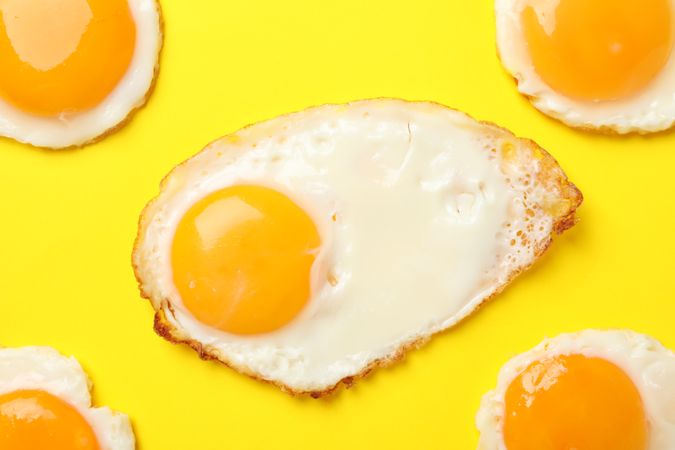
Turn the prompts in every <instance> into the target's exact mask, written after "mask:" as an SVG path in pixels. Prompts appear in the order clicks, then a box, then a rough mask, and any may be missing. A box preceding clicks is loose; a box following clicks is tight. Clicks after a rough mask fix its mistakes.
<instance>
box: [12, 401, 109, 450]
mask: <svg viewBox="0 0 675 450" xmlns="http://www.w3.org/2000/svg"><path fill="white" fill-rule="evenodd" d="M0 448H2V449H8V450H37V449H49V450H100V449H101V447H100V445H99V443H98V440H97V439H96V435H95V434H94V430H93V429H92V428H91V426H90V425H89V423H88V422H87V421H86V420H85V419H84V418H83V417H82V416H81V415H80V413H79V412H78V411H77V410H76V409H75V408H74V407H72V406H70V405H69V404H68V403H66V402H64V401H63V400H61V399H60V398H58V397H55V396H53V395H51V394H49V393H47V392H44V391H34V390H24V391H15V392H11V393H9V394H4V395H0Z"/></svg>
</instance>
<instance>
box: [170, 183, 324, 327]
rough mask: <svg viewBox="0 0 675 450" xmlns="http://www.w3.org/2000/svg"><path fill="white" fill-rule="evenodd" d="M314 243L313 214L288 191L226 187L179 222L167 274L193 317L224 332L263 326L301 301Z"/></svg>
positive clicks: (288, 314) (278, 322) (286, 318)
mask: <svg viewBox="0 0 675 450" xmlns="http://www.w3.org/2000/svg"><path fill="white" fill-rule="evenodd" d="M320 245H321V241H320V238H319V234H318V232H317V229H316V227H315V225H314V222H313V221H312V220H311V219H310V218H309V216H307V214H306V213H305V212H304V211H303V210H302V209H300V207H298V206H297V205H296V204H295V203H293V202H292V201H291V200H290V199H289V198H288V197H286V196H284V195H282V194H281V193H279V192H277V191H274V190H272V189H268V188H264V187H259V186H234V187H229V188H226V189H223V190H221V191H217V192H214V193H212V194H210V195H209V196H207V197H206V198H204V199H202V200H201V201H199V202H197V203H196V204H195V205H194V206H193V207H192V208H191V209H190V210H189V211H188V212H187V213H186V214H185V216H184V217H183V218H182V220H181V221H180V223H179V224H178V228H177V229H176V234H175V237H174V241H173V251H172V265H173V279H174V283H175V286H176V288H177V289H178V292H179V294H180V296H181V298H182V301H183V304H184V305H185V307H186V308H187V309H188V310H189V311H190V312H191V313H192V314H193V315H194V316H195V317H196V318H197V319H198V320H199V321H201V322H203V323H205V324H207V325H210V326H212V327H215V328H218V329H220V330H223V331H226V332H229V333H235V334H255V333H265V332H269V331H273V330H276V329H278V328H280V327H282V326H284V325H285V324H287V323H288V322H290V321H291V320H292V319H293V318H295V317H296V316H297V315H298V313H299V312H300V311H301V310H302V309H303V308H304V306H305V304H306V303H307V301H308V300H309V297H310V290H311V286H310V284H311V283H310V281H311V276H310V274H311V269H312V264H313V263H314V259H315V257H316V254H317V252H318V248H319V246H320Z"/></svg>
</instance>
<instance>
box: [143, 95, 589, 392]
mask: <svg viewBox="0 0 675 450" xmlns="http://www.w3.org/2000/svg"><path fill="white" fill-rule="evenodd" d="M378 100H395V101H401V102H405V103H427V104H431V105H435V106H438V107H441V108H443V109H446V110H451V111H456V112H459V113H460V114H463V115H465V116H466V117H468V118H469V119H471V120H473V121H475V122H477V123H479V124H480V125H483V126H487V127H489V128H494V129H498V130H501V131H503V132H505V133H506V134H507V135H508V136H510V137H513V138H515V139H516V140H517V141H518V143H519V144H520V145H521V146H523V147H524V148H528V149H530V151H531V152H532V154H533V155H537V154H538V155H541V159H540V163H541V170H540V172H539V174H538V181H539V182H540V183H547V184H550V183H554V184H555V185H557V188H558V189H559V191H560V198H561V199H563V200H567V201H568V207H567V209H566V210H565V211H562V212H561V213H560V214H559V215H557V216H555V217H554V220H553V224H552V226H551V230H552V232H551V235H550V236H549V237H548V239H547V240H546V241H545V242H543V245H539V246H536V247H535V249H534V253H535V256H534V258H533V259H532V262H531V263H530V264H528V265H527V266H524V267H522V268H520V269H518V270H515V271H513V272H512V273H510V274H509V276H508V279H507V281H506V282H505V283H504V284H502V285H500V286H497V287H496V289H495V292H494V293H493V294H492V295H490V296H489V297H486V298H485V299H483V301H482V302H481V303H480V304H479V305H477V306H476V307H475V308H474V309H473V310H472V311H471V312H470V313H469V314H467V315H466V316H464V317H462V318H460V319H459V321H458V322H456V323H454V324H452V325H450V326H449V327H447V328H445V329H443V330H439V331H437V332H435V333H432V334H430V335H428V336H422V337H418V338H416V339H413V340H412V341H409V342H405V343H403V344H402V345H401V346H400V347H399V348H398V349H397V350H396V351H395V352H394V353H392V354H391V355H389V356H386V357H383V358H378V359H376V360H373V361H371V362H370V363H369V364H368V365H367V366H366V367H364V368H363V369H362V370H361V371H360V372H359V373H357V374H355V375H350V376H347V377H344V378H342V379H341V380H339V381H338V382H336V383H335V384H333V385H332V386H329V387H327V388H325V389H321V390H297V389H294V388H292V387H290V386H287V385H285V384H284V383H281V382H279V381H275V380H268V379H265V378H262V377H260V376H259V375H257V374H255V373H254V372H251V371H248V370H246V369H244V368H240V367H237V366H236V365H235V364H233V363H232V362H231V361H224V360H223V359H220V357H219V356H218V353H217V351H214V350H213V349H211V348H209V346H205V345H203V344H202V343H200V342H199V341H196V340H194V339H190V338H189V337H188V336H186V335H185V334H184V333H182V331H181V330H178V329H176V328H174V327H173V326H172V325H171V323H170V322H169V320H168V319H167V317H166V315H165V312H164V307H166V308H167V309H168V310H169V311H170V312H171V314H174V309H173V306H172V305H171V302H169V301H168V300H167V299H164V300H162V301H161V302H160V307H159V309H158V310H156V311H155V317H154V330H155V332H156V333H157V334H158V335H159V336H161V337H163V338H164V339H166V340H167V341H169V342H171V343H173V344H185V345H187V346H189V347H191V348H192V349H193V350H194V351H196V352H197V354H198V355H199V357H200V358H201V359H203V360H206V361H218V362H219V363H221V364H223V365H225V366H227V367H229V368H231V369H233V370H234V371H236V372H239V373H241V374H243V375H246V376H248V377H250V378H252V379H254V380H258V381H262V382H265V383H268V384H272V385H274V386H276V387H278V388H279V389H281V390H282V391H283V392H286V393H288V394H291V395H293V396H298V397H305V396H309V397H312V398H315V399H318V398H325V397H328V396H330V395H331V394H333V393H335V392H336V391H338V389H340V388H341V387H343V386H344V387H345V388H347V389H349V388H350V387H352V385H353V384H354V383H355V382H356V381H357V380H360V379H363V378H365V377H367V376H368V375H369V374H370V373H371V372H372V371H373V370H375V369H378V368H385V367H389V366H391V365H393V364H394V363H396V362H398V361H402V360H403V359H404V358H405V355H406V354H407V353H408V351H410V350H414V349H417V348H420V347H422V346H423V345H424V344H425V343H427V342H428V341H429V340H431V339H432V338H433V337H434V336H437V335H440V334H442V333H445V332H447V331H448V330H449V329H451V328H453V327H455V326H456V325H458V324H459V323H461V322H463V321H464V320H465V319H466V318H467V317H468V316H470V315H472V314H473V313H474V312H475V311H477V310H478V309H479V308H481V307H482V306H483V305H485V304H486V303H487V302H489V301H490V300H491V299H492V298H494V297H495V296H497V295H499V294H500V293H501V292H502V291H503V290H504V289H505V288H506V286H508V285H509V284H510V283H511V282H512V281H513V280H514V279H515V278H516V277H518V275H520V274H521V273H523V272H525V271H526V270H527V269H529V268H530V267H531V266H532V265H533V264H534V263H535V262H536V261H537V260H538V259H539V257H541V256H542V255H543V254H544V252H546V250H547V249H548V248H549V246H550V245H551V242H552V240H553V236H554V235H558V234H562V233H563V232H564V231H566V230H568V229H570V228H572V227H573V226H574V225H575V224H576V223H577V221H578V219H577V217H576V211H577V209H578V208H579V206H581V203H582V202H583V195H582V193H581V191H580V190H579V189H578V188H577V187H576V186H575V185H574V184H573V183H572V182H571V181H569V179H568V178H567V176H566V175H565V173H564V172H563V171H562V168H561V167H560V165H559V164H558V162H557V161H556V160H555V158H554V157H553V156H551V154H550V153H548V152H547V151H546V150H545V149H543V148H542V147H540V146H539V145H538V144H537V143H536V142H534V141H532V140H530V139H525V138H518V137H516V136H515V135H514V134H513V133H512V132H511V131H509V130H507V129H506V128H503V127H500V126H498V125H495V124H494V123H492V122H488V121H479V120H476V119H474V118H473V117H472V116H470V115H468V114H467V113H465V112H463V111H460V110H457V109H454V108H450V107H448V106H445V105H443V104H441V103H438V102H434V101H409V100H402V99H396V98H389V97H377V98H371V99H364V100H359V101H355V102H349V103H345V104H333V103H329V104H324V105H315V106H311V107H308V108H305V109H304V110H300V111H296V112H291V113H287V114H282V115H280V116H276V117H274V119H278V118H281V117H285V116H290V115H294V114H297V113H299V112H303V111H305V110H309V109H313V108H316V107H320V106H349V105H351V104H352V103H361V102H365V101H378ZM266 121H267V120H263V121H261V122H257V123H263V122H266ZM257 123H253V124H249V125H246V126H244V127H242V128H240V129H239V130H237V131H235V132H233V133H230V134H228V135H225V136H223V137H221V138H218V139H215V140H214V141H212V142H210V143H209V144H207V145H206V147H204V148H207V147H209V146H210V145H211V144H213V143H215V142H217V141H220V140H221V139H226V138H228V137H230V136H234V135H236V134H237V133H238V132H239V131H241V130H243V129H246V128H249V127H252V126H254V125H256V124H257ZM189 159H190V158H188V160H189ZM188 160H186V161H183V162H182V163H180V164H178V165H177V166H176V167H175V168H174V169H173V170H175V169H177V168H178V167H180V166H182V165H183V164H185V163H186V162H187V161H188ZM173 170H171V171H170V172H169V173H168V174H167V175H166V176H165V177H164V178H163V179H162V181H161V182H160V190H161V189H163V188H164V185H165V183H166V180H167V179H168V177H169V176H170V175H171V174H172V173H173ZM155 200H156V198H155V199H152V200H151V201H150V202H148V204H147V205H146V206H145V208H144V209H143V211H142V212H141V215H140V217H139V220H138V233H137V235H136V239H135V241H134V247H133V251H132V262H131V264H132V267H133V270H134V276H135V277H136V281H137V283H138V287H139V290H140V294H141V297H142V298H144V299H147V300H150V296H149V295H148V294H147V293H146V292H145V291H144V290H143V287H142V282H141V279H140V277H139V274H138V268H137V267H136V264H135V263H134V261H133V254H134V253H135V252H136V250H137V248H138V243H139V241H140V239H141V235H142V234H143V232H144V231H145V227H144V226H143V217H144V216H145V212H146V211H147V210H148V209H149V208H150V206H152V204H153V203H154V202H155ZM151 303H152V302H151ZM153 308H154V305H153Z"/></svg>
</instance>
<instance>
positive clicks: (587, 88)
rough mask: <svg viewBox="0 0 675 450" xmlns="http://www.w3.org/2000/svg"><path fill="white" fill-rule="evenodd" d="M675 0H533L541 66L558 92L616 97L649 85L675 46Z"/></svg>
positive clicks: (526, 26) (534, 40)
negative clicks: (674, 26) (674, 2)
mask: <svg viewBox="0 0 675 450" xmlns="http://www.w3.org/2000/svg"><path fill="white" fill-rule="evenodd" d="M671 3H672V0H640V1H636V0H527V1H526V6H525V8H524V9H523V12H522V16H521V21H522V27H523V32H524V34H525V39H526V41H527V45H528V48H529V53H530V56H531V59H532V63H533V65H534V68H535V70H536V71H537V73H538V74H539V76H540V77H541V78H542V80H543V81H544V82H545V83H547V84H548V85H549V86H551V87H552V88H553V89H554V90H556V91H557V92H559V93H561V94H564V95H566V96H569V97H574V98H578V99H582V100H593V101H601V100H615V99H620V98H625V97H629V96H631V95H633V94H636V93H637V92H639V91H640V90H642V89H643V88H645V87H646V86H647V85H648V84H649V83H650V82H651V81H652V80H653V79H654V78H655V77H656V76H657V75H658V74H659V72H660V71H661V69H663V67H664V66H665V64H666V63H667V62H668V59H669V57H670V54H671V52H672V48H673V23H672V22H673V10H672V6H671Z"/></svg>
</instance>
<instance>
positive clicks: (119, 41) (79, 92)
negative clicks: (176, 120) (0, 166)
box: [0, 0, 162, 148]
mask: <svg viewBox="0 0 675 450" xmlns="http://www.w3.org/2000/svg"><path fill="white" fill-rule="evenodd" d="M0 16H1V17H0V19H1V20H0V61H2V70H0V135H2V136H7V137H10V138H13V139H16V140H17V141H20V142H25V143H29V144H32V145H35V146H39V147H50V148H62V147H70V146H76V145H83V144H86V143H88V142H90V141H92V140H94V139H96V138H98V137H100V136H102V135H104V134H106V133H109V132H111V131H112V130H113V129H115V128H116V127H118V126H120V125H121V124H122V122H123V121H124V120H125V119H126V118H127V117H129V115H130V114H131V113H132V112H133V111H134V110H135V109H137V108H139V107H140V106H142V105H143V104H144V103H145V101H146V98H147V95H148V93H149V91H150V89H151V87H152V85H153V81H154V77H155V73H156V70H157V64H158V57H159V50H160V48H161V44H162V32H161V27H160V13H159V6H158V4H157V3H156V0H0Z"/></svg>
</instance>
